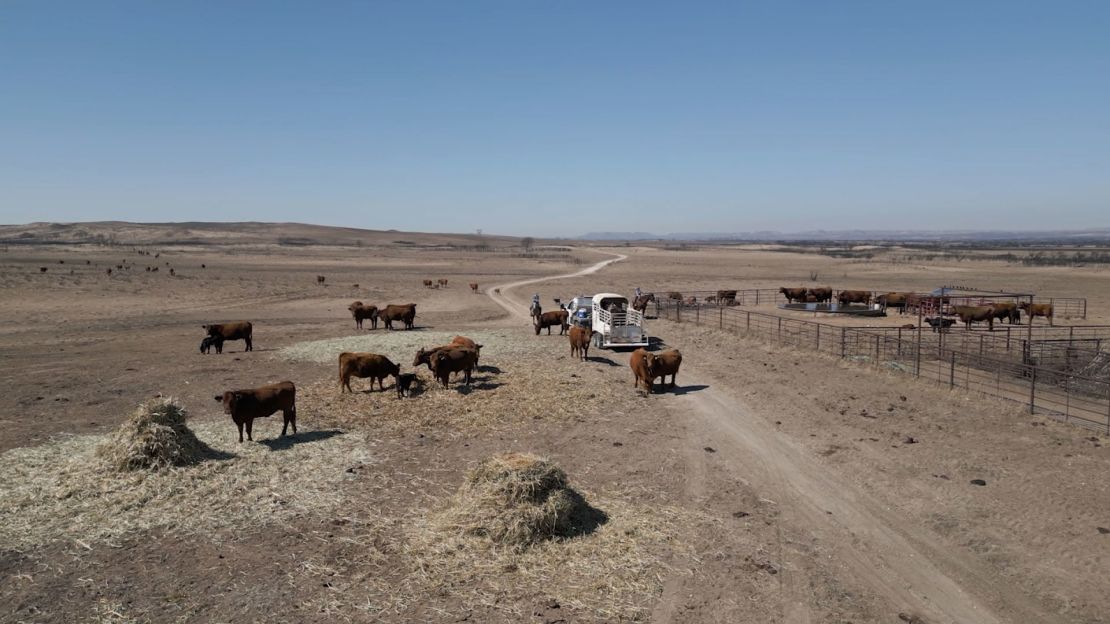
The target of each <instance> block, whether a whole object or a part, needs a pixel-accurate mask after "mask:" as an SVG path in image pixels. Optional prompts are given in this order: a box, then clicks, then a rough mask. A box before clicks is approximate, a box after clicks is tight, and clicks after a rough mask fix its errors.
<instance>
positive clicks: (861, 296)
mask: <svg viewBox="0 0 1110 624" xmlns="http://www.w3.org/2000/svg"><path fill="white" fill-rule="evenodd" d="M836 300H837V301H838V302H839V303H840V305H845V304H848V303H862V304H864V305H870V304H871V291H869V290H842V291H840V292H839V293H838V294H837V295H836Z"/></svg>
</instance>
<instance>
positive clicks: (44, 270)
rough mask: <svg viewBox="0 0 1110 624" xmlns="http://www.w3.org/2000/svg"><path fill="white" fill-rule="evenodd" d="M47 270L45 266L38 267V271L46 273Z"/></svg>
mask: <svg viewBox="0 0 1110 624" xmlns="http://www.w3.org/2000/svg"><path fill="white" fill-rule="evenodd" d="M48 270H49V269H47V268H46V267H39V273H46V272H47V271H48Z"/></svg>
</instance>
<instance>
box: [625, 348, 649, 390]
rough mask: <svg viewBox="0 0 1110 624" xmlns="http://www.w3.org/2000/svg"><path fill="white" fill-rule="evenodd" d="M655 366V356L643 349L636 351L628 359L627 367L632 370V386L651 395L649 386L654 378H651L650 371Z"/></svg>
mask: <svg viewBox="0 0 1110 624" xmlns="http://www.w3.org/2000/svg"><path fill="white" fill-rule="evenodd" d="M654 364H655V356H654V355H652V354H651V353H648V352H647V351H645V350H644V349H636V350H635V351H633V352H632V355H631V356H629V358H628V366H629V368H631V369H632V385H633V386H634V387H636V388H637V389H638V388H641V387H642V388H643V389H644V390H647V393H648V394H651V386H652V383H653V382H654V381H655V378H654V377H652V376H651V369H652V367H653V366H654Z"/></svg>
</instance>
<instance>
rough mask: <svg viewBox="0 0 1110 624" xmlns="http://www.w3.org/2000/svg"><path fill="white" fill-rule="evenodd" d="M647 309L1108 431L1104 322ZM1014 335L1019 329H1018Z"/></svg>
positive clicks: (674, 305) (670, 305) (1109, 369)
mask: <svg viewBox="0 0 1110 624" xmlns="http://www.w3.org/2000/svg"><path fill="white" fill-rule="evenodd" d="M654 315H655V316H656V317H657V318H663V319H667V320H670V321H674V322H677V323H694V324H697V325H701V326H705V327H713V328H716V329H720V330H723V331H728V332H733V333H737V334H745V335H749V336H753V337H757V338H761V339H764V340H769V341H772V342H776V343H780V344H786V345H791V346H794V347H797V348H801V349H808V350H812V351H815V352H819V353H825V354H829V355H833V356H836V357H839V358H843V359H847V360H851V361H855V362H860V363H864V364H868V365H871V366H876V367H879V368H884V369H887V370H893V371H898V372H901V373H905V374H908V375H912V376H914V377H916V378H918V379H924V380H927V381H930V382H934V383H937V384H939V385H943V386H947V387H949V388H965V389H967V390H970V391H973V392H980V393H982V394H985V395H988V396H993V397H998V398H1003V399H1007V400H1011V401H1016V402H1018V403H1021V404H1023V405H1024V406H1026V407H1027V408H1028V409H1029V412H1030V413H1034V414H1036V413H1040V414H1045V415H1048V416H1050V417H1053V418H1056V419H1058V420H1062V421H1066V422H1071V423H1075V424H1078V425H1081V426H1084V427H1088V428H1091V429H1096V430H1099V431H1105V432H1106V433H1108V434H1110V352H1106V351H1103V350H1102V345H1103V340H1106V339H1110V326H1090V327H1074V328H1069V327H1052V328H1050V327H1045V328H1043V329H1041V328H1036V329H1035V331H1036V334H1035V335H1034V337H1033V338H1032V339H1031V338H1030V334H1029V331H1030V330H1029V328H1028V327H1021V328H1020V329H1018V328H1015V329H1013V330H1011V331H1008V332H1005V333H1003V332H987V331H981V330H976V331H963V330H955V331H949V332H933V331H931V330H930V329H929V328H927V327H926V328H925V329H921V328H914V329H908V328H902V327H882V328H854V327H843V326H838V325H831V324H828V323H822V322H819V321H809V320H803V319H796V318H790V317H786V316H781V315H778V314H769V313H766V312H759V311H754V310H750V309H743V308H740V307H727V306H715V307H709V306H700V305H698V306H687V305H683V304H682V303H679V302H677V301H668V300H662V301H656V302H655V305H654ZM1019 334H1021V335H1019Z"/></svg>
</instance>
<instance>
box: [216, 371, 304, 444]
mask: <svg viewBox="0 0 1110 624" xmlns="http://www.w3.org/2000/svg"><path fill="white" fill-rule="evenodd" d="M215 399H216V401H217V402H218V403H223V405H224V413H225V414H229V415H231V420H232V421H233V422H234V423H235V426H236V427H238V428H239V442H240V443H242V442H243V426H244V425H246V427H247V439H248V440H252V441H253V440H254V438H253V437H251V433H252V428H253V426H254V419H255V418H266V417H268V416H270V415H271V414H273V413H274V412H276V411H279V410H280V411H281V413H282V417H283V420H282V425H281V435H282V436H284V435H285V434H286V432H287V431H288V429H289V425H293V434H294V435H296V433H297V388H296V386H294V385H293V382H292V381H282V382H280V383H276V384H270V385H268V386H261V387H258V388H253V389H249V390H228V391H227V392H224V393H223V394H218V395H216V397H215Z"/></svg>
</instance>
